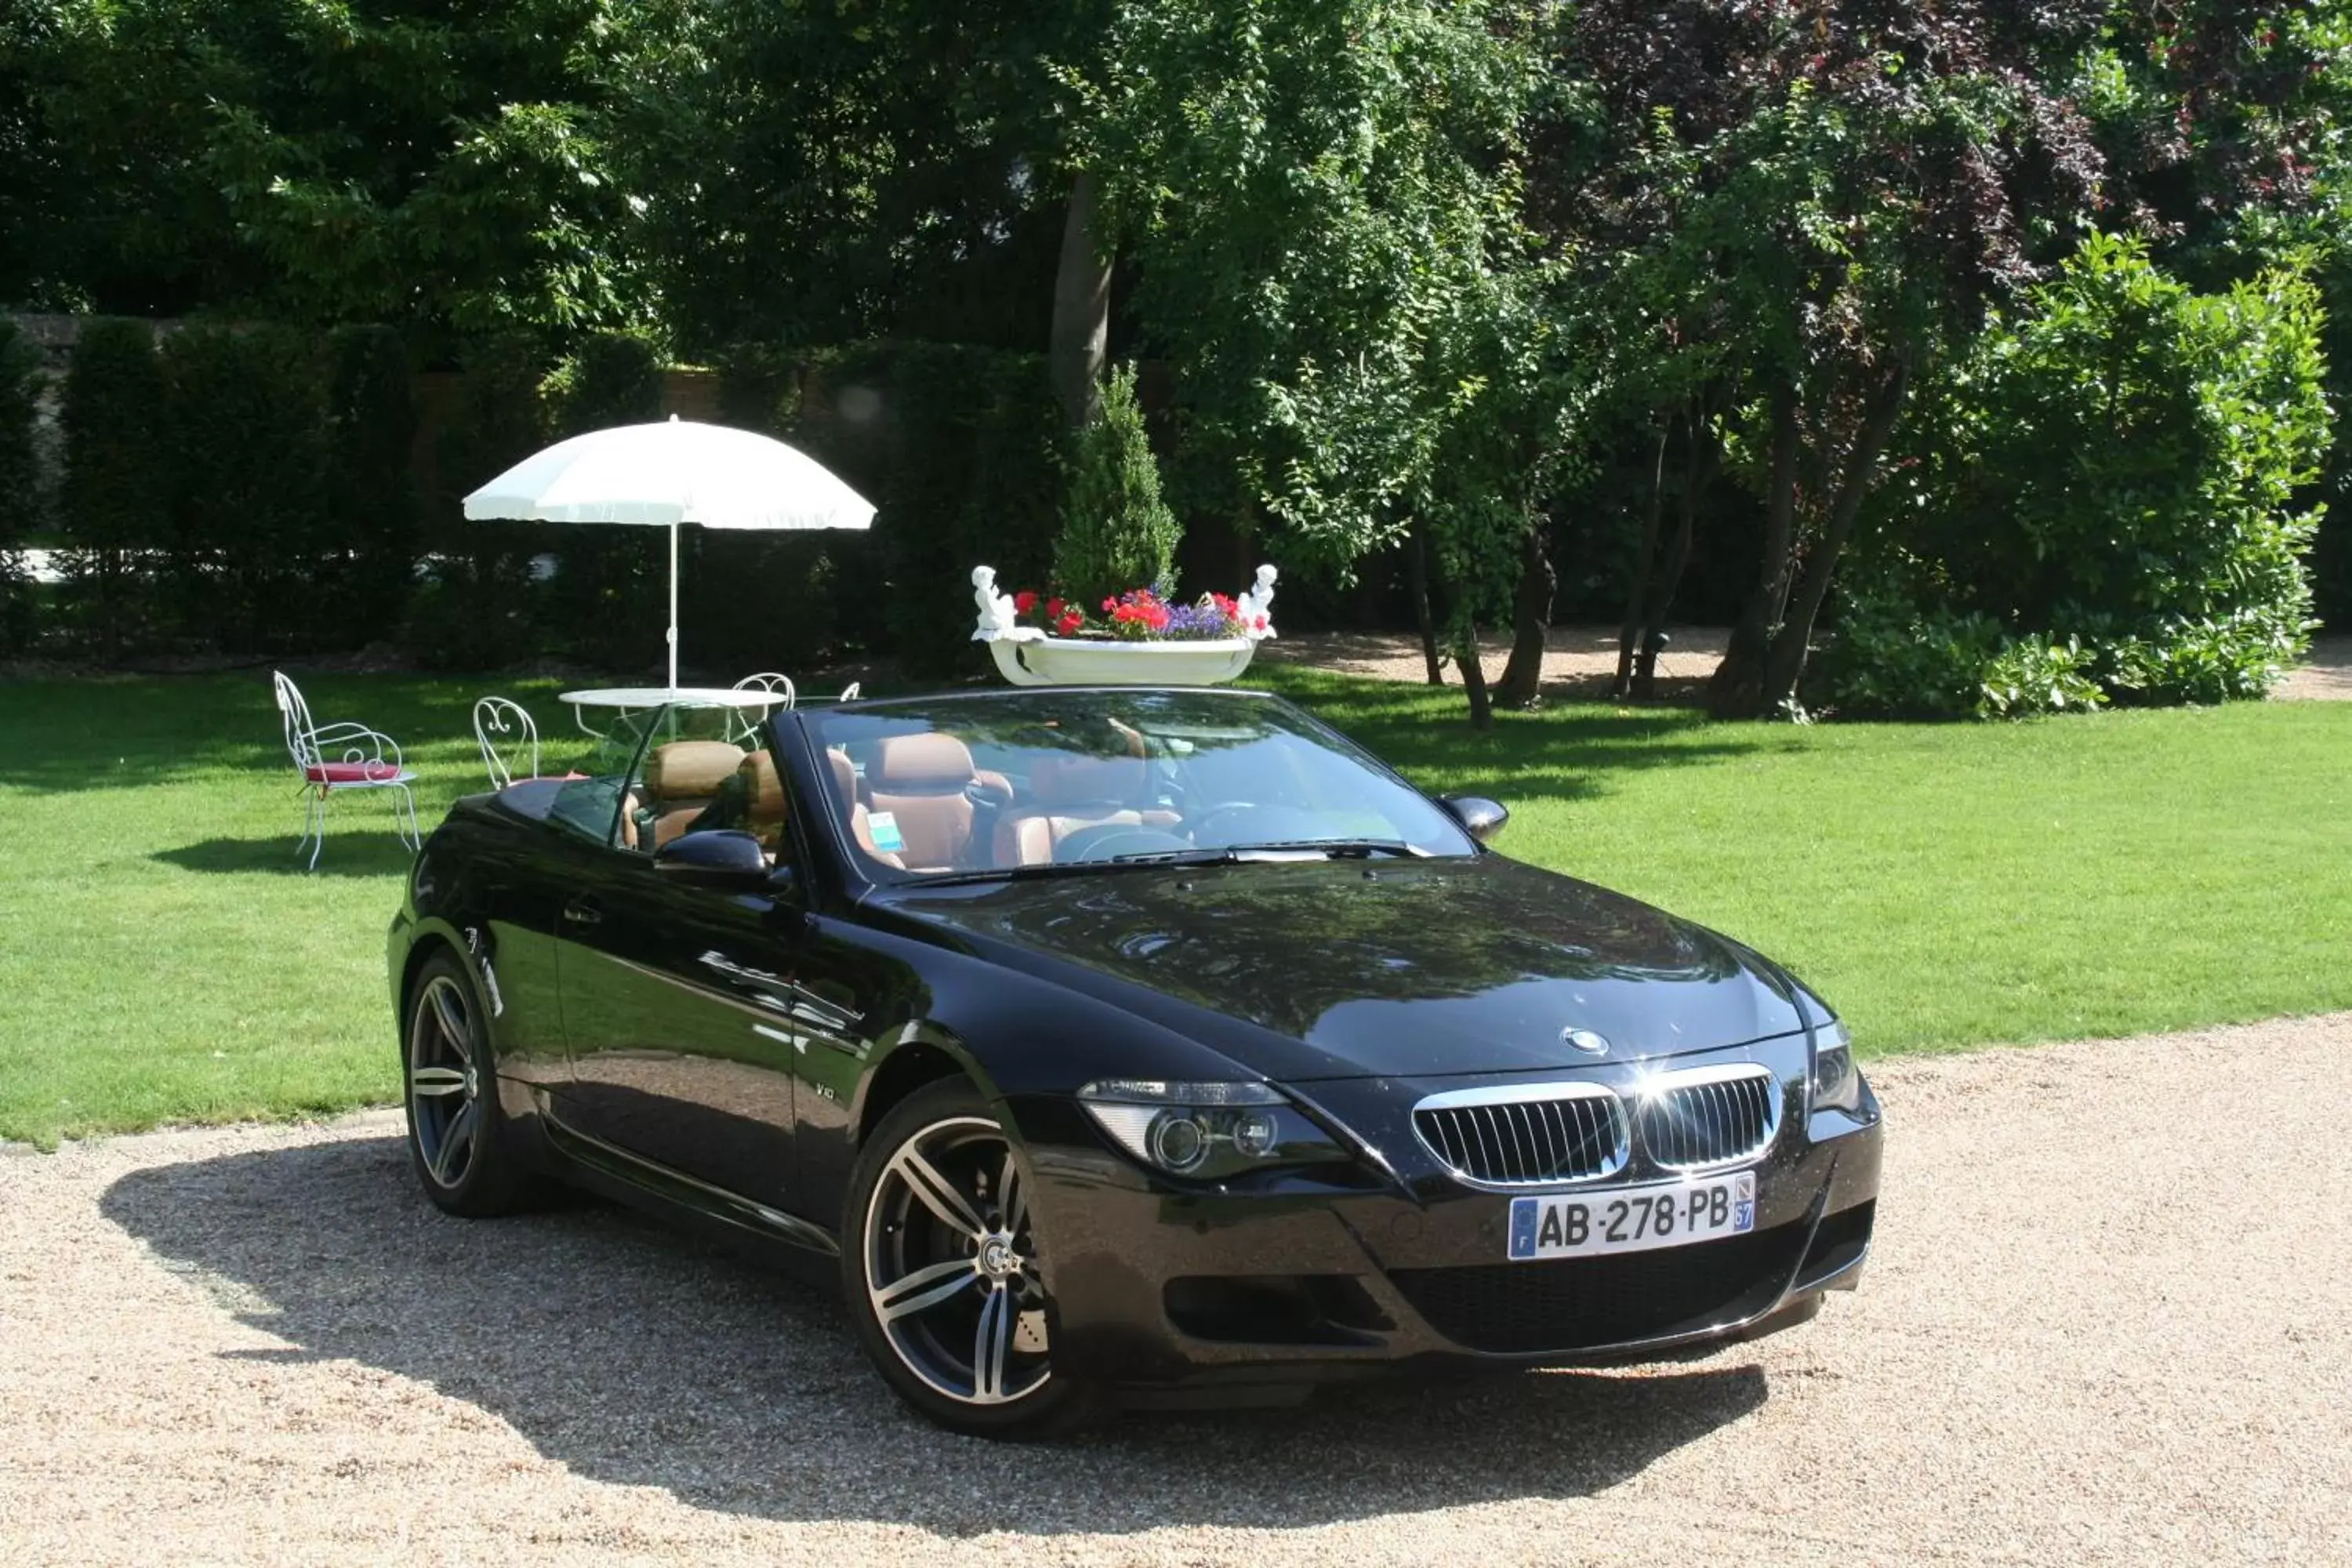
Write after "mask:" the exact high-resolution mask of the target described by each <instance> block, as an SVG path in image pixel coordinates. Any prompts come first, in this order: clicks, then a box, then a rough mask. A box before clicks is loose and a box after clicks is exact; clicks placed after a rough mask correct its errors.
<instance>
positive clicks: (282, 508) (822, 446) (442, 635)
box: [0, 321, 1064, 679]
mask: <svg viewBox="0 0 2352 1568" xmlns="http://www.w3.org/2000/svg"><path fill="white" fill-rule="evenodd" d="M462 368H463V374H462V376H461V377H460V378H459V379H458V382H457V388H456V390H455V394H454V398H455V401H454V403H453V405H451V406H450V407H448V408H447V410H446V412H445V413H443V414H442V415H440V416H438V417H436V419H435V421H434V424H435V426H436V435H435V438H434V440H433V442H432V453H431V455H432V469H433V472H434V474H435V476H436V493H435V494H434V495H433V497H432V498H431V500H430V502H429V505H428V504H425V503H421V502H420V500H419V498H418V496H417V495H416V493H415V481H414V479H413V474H412V469H411V467H410V465H411V462H412V460H413V458H412V449H413V448H414V447H415V439H416V435H417V426H418V422H419V413H418V409H417V407H416V406H415V404H414V402H413V398H414V395H415V391H414V387H415V383H414V379H413V377H412V376H411V374H410V372H409V368H408V364H407V356H406V353H405V352H404V347H403V345H402V343H401V342H400V340H399V338H398V337H397V335H396V334H394V333H393V332H392V331H389V330H387V329H384V328H381V327H352V328H347V329H343V330H341V331H336V332H334V333H331V334H330V335H329V336H328V337H327V338H326V339H325V340H324V341H323V342H320V341H318V340H313V339H310V338H307V337H302V336H298V335H296V334H294V333H291V332H289V331H286V330H283V329H278V328H271V327H260V328H239V329H228V328H222V327H209V326H199V327H194V328H190V329H187V330H185V331H181V332H178V333H175V334H173V335H172V336H170V337H169V338H167V339H165V340H164V342H163V344H162V345H161V347H160V348H159V346H158V345H157V343H156V342H155V340H154V338H153V334H152V330H151V329H150V328H149V327H148V326H146V325H145V324H144V323H142V322H136V321H89V322H88V323H85V325H84V327H83V330H82V332H81V334H80V336H79V340H78V342H77V346H76V349H75V353H74V357H73V362H72V368H71V370H70V372H69V374H68V384H67V389H66V403H65V408H64V416H63V419H64V425H65V429H66V435H67V441H68V472H67V484H66V489H65V495H64V500H65V506H64V521H65V523H66V526H67V528H68V534H69V537H70V538H71V540H72V544H73V549H72V551H71V552H70V558H71V568H72V571H73V574H74V575H73V581H72V583H71V584H70V589H69V593H68V595H67V600H68V607H69V608H70V610H71V612H72V614H71V616H70V617H68V618H64V619H61V620H60V622H59V627H60V629H62V630H63V631H65V632H66V634H67V637H66V640H67V641H68V642H72V641H76V640H79V641H80V642H81V643H82V644H83V646H85V647H90V648H92V649H93V651H99V652H101V653H103V654H105V655H107V656H110V657H111V656H114V655H118V654H121V653H125V652H130V651H135V650H137V649H140V648H142V647H154V646H158V645H173V646H206V647H224V648H230V649H235V650H238V651H254V652H272V653H274V652H278V651H282V650H291V649H328V648H349V647H357V646H359V645H361V644H362V643H364V642H367V641H370V640H373V639H374V638H376V637H381V636H383V635H385V634H386V633H387V632H393V633H394V635H396V637H397V638H398V640H399V641H400V643H401V644H402V645H403V647H404V648H405V649H406V650H407V651H408V652H409V653H410V655H411V656H412V657H414V658H417V659H418V660H419V661H420V662H422V663H424V664H426V665H428V666H431V667H434V668H445V669H489V668H502V667H506V666H510V665H514V664H518V663H521V662H524V661H528V660H531V659H535V658H546V657H549V656H556V657H562V658H567V659H569V660H572V661H576V662H580V663H584V664H588V665H592V666H593V667H596V668H601V669H604V670H605V671H608V672H610V673H611V674H612V675H613V676H614V677H615V678H623V677H634V676H636V675H639V674H642V673H645V672H648V671H651V670H654V669H656V668H659V667H660V665H661V664H662V662H663V657H664V649H663V647H662V641H661V628H662V626H663V625H664V623H665V621H666V619H667V613H666V608H667V607H666V605H665V597H666V584H667V572H668V563H667V539H666V538H665V536H664V534H663V531H661V530H658V529H649V528H646V529H640V528H593V527H567V526H562V525H557V524H545V523H505V522H467V521H464V520H463V519H462V517H461V515H460V510H459V507H458V505H457V501H458V498H459V497H461V496H462V495H463V494H464V493H465V492H466V491H467V490H469V489H473V488H474V487H475V486H477V485H478V484H480V483H481V482H483V481H484V480H485V479H488V478H490V477H491V476H492V475H494V474H496V473H498V472H499V470H501V469H503V468H507V467H509V465H511V464H512V463H514V462H515V461H517V460H519V459H520V458H523V457H525V456H527V455H529V454H530V452H532V451H534V450H536V449H537V448H538V447H541V446H543V445H545V444H546V443H547V442H548V441H549V440H551V439H553V438H555V437H558V436H561V435H564V434H569V433H572V432H576V431H581V430H587V429H595V428H601V427H603V426H609V425H614V424H625V423H634V422H638V421H644V420H650V419H654V418H657V417H658V416H659V415H660V409H661V401H662V396H663V387H664V381H663V373H662V367H661V365H660V363H659V360H658V357H657V356H656V354H655V353H654V351H653V350H652V349H651V348H650V346H648V345H647V344H646V343H645V342H642V341H641V340H637V339H634V338H628V337H624V336H619V335H610V336H604V337H599V338H595V339H592V340H590V341H589V342H586V343H585V344H584V345H583V347H582V349H581V350H580V352H579V353H577V354H576V355H574V356H573V357H572V359H571V360H569V361H566V362H564V363H562V364H561V365H558V366H556V367H554V368H553V369H552V370H551V369H550V367H549V366H548V364H547V363H546V361H545V360H544V359H543V358H542V357H541V354H540V353H539V351H538V349H537V348H536V347H535V345H533V344H531V343H530V342H524V341H521V340H514V341H503V340H501V341H492V342H483V343H480V344H478V345H477V346H476V348H475V350H474V351H473V352H472V353H470V354H469V355H468V357H467V360H466V362H465V363H464V365H463V367H462ZM0 405H5V398H0ZM719 417H720V418H721V419H722V420H724V421H725V422H727V423H730V424H735V425H740V426H745V427H747V428H752V429H759V430H762V431H765V432H767V433H770V434H773V435H778V436H780V437H782V438H784V439H787V440H790V441H793V443H794V444H796V445H798V446H800V447H803V449H804V450H806V451H808V452H809V453H810V454H811V455H812V456H814V457H815V458H817V459H818V460H819V461H821V462H824V463H825V464H826V465H828V466H829V467H831V468H834V469H835V471H837V472H839V473H840V474H841V475H842V476H843V478H844V479H846V480H847V481H848V482H849V483H850V484H851V485H853V486H855V487H856V489H858V490H859V491H860V492H861V493H863V494H864V495H866V498H867V499H868V500H872V501H874V502H875V503H876V506H877V517H876V522H875V527H874V529H873V530H872V531H870V532H857V533H852V532H831V531H827V532H823V533H778V534H758V533H733V532H726V531H706V530H702V529H691V528H690V529H688V530H686V531H684V532H683V533H682V535H681V537H680V545H681V553H682V556H683V560H682V563H681V565H682V572H681V575H680V606H679V611H680V613H679V620H680V624H681V626H682V627H683V630H684V639H685V640H684V644H683V647H681V649H680V653H681V658H682V659H683V661H684V664H685V667H686V668H688V669H689V670H691V671H693V672H696V673H697V675H698V678H704V679H708V678H719V677H724V678H726V679H733V678H734V677H735V676H739V675H740V674H743V673H745V672H747V671H749V670H752V669H756V668H779V669H783V670H787V671H795V672H797V671H804V670H806V669H807V668H810V667H812V666H813V665H815V664H818V663H821V662H824V660H826V659H828V658H834V657H838V656H841V655H845V654H860V653H863V654H868V655H874V654H891V653H895V654H896V655H898V658H900V659H901V661H902V662H903V663H904V665H905V666H906V668H908V670H909V671H910V672H911V673H914V674H916V675H918V676H919V677H923V678H939V677H946V676H953V675H958V674H973V675H977V674H979V673H981V672H982V671H983V670H984V669H985V668H986V665H985V661H984V659H982V658H980V657H979V654H978V650H977V649H976V648H975V647H974V646H973V645H972V644H971V640H970V639H971V617H972V608H971V583H970V574H971V568H972V566H973V565H974V564H975V563H979V562H982V561H986V562H988V563H991V564H992V565H994V566H996V567H997V569H998V570H999V572H1001V573H1002V574H1003V578H1004V581H1006V582H1007V583H1039V584H1042V583H1043V582H1044V581H1045V576H1046V574H1047V572H1048V570H1049V569H1050V566H1051V562H1052V554H1053V546H1054V539H1055V531H1056V528H1057V510H1058V504H1059V500H1060V496H1061V493H1062V489H1063V487H1064V475H1063V468H1062V463H1061V459H1060V456H1059V451H1058V447H1059V441H1060V438H1061V433H1062V427H1061V416H1060V413H1059V406H1058V405H1057V404H1056V402H1055V398H1054V396H1053V392H1052V387H1051V384H1050V382H1049V380H1048V377H1047V375H1046V372H1045V363H1044V361H1043V359H1042V358H1040V357H1038V356H1034V355H1026V354H1013V353H1004V352H1003V351H999V350H993V349H987V348H978V347H970V346H962V345H943V344H933V343H921V342H882V343H868V344H859V345H855V346H850V347H844V348H834V349H814V350H807V351H783V350H779V349H768V348H752V349H747V350H741V351H738V352H737V353H732V354H730V355H729V356H727V358H726V359H725V360H724V361H723V362H722V363H721V366H720V375H719ZM0 418H5V414H0ZM0 538H5V536H4V535H0ZM420 552H421V560H420ZM550 554H551V555H553V556H555V557H556V558H557V570H556V572H555V573H554V574H553V575H552V577H551V578H549V577H547V576H545V574H541V573H539V572H537V571H535V570H534V568H533V562H534V558H536V557H539V556H541V555H550Z"/></svg>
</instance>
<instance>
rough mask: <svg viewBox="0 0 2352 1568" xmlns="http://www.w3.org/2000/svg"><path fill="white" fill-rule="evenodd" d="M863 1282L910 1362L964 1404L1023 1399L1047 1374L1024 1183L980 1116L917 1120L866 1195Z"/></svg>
mask: <svg viewBox="0 0 2352 1568" xmlns="http://www.w3.org/2000/svg"><path fill="white" fill-rule="evenodd" d="M865 1260H866V1268H865V1274H866V1297H867V1300H869V1302H870V1303H871V1304H872V1307H873V1310H874V1321H875V1322H876V1323H877V1324H878V1325H879V1326H880V1328H881V1331H882V1337H883V1338H884V1339H885V1340H886V1341H887V1342H888V1344H889V1346H890V1349H891V1351H892V1352H893V1353H894V1354H896V1355H897V1356H898V1360H899V1361H900V1362H901V1363H903V1364H904V1365H905V1366H906V1368H907V1370H908V1372H910V1373H913V1374H914V1375H915V1376H916V1377H918V1378H919V1379H921V1380H922V1382H923V1383H924V1384H925V1385H926V1386H928V1387H929V1388H930V1389H932V1390H933V1391H935V1392H937V1393H938V1394H942V1395H944V1396H945V1397H947V1398H949V1399H951V1400H954V1401H956V1402H957V1403H959V1404H961V1405H1011V1404H1013V1403H1014V1402H1015V1401H1018V1400H1021V1399H1025V1398H1027V1397H1028V1396H1029V1395H1031V1394H1034V1393H1036V1392H1037V1391H1038V1390H1039V1389H1041V1388H1043V1387H1044V1386H1045V1383H1046V1380H1047V1379H1048V1378H1049V1377H1050V1376H1051V1375H1052V1372H1053V1369H1052V1365H1051V1363H1050V1361H1049V1358H1048V1355H1047V1345H1046V1328H1045V1281H1044V1280H1043V1279H1042V1278H1040V1276H1039V1273H1038V1268H1037V1252H1036V1237H1035V1235H1034V1231H1033V1230H1032V1227H1031V1225H1030V1215H1029V1200H1028V1192H1027V1188H1026V1184H1024V1182H1023V1180H1022V1176H1021V1166H1020V1162H1019V1160H1018V1158H1017V1157H1016V1156H1015V1154H1014V1152H1013V1146H1012V1143H1011V1142H1010V1141H1009V1140H1008V1139H1007V1138H1006V1137H1005V1135H1004V1131H1003V1129H1002V1128H1001V1127H999V1126H998V1125H997V1124H996V1123H995V1122H994V1121H991V1120H989V1119H988V1118H986V1117H979V1116H953V1117H949V1118H946V1119H944V1120H942V1121H934V1122H931V1123H929V1125H927V1126H925V1127H923V1128H921V1129H919V1131H916V1132H914V1133H913V1134H911V1135H910V1136H909V1137H908V1138H907V1139H906V1140H905V1141H904V1142H901V1143H900V1144H899V1145H898V1149H897V1150H896V1151H895V1152H893V1153H892V1154H891V1156H890V1160H889V1163H888V1164H887V1165H886V1166H884V1167H883V1170H882V1173H881V1176H880V1178H879V1179H878V1180H877V1181H876V1183H875V1184H874V1192H873V1195H872V1197H871V1198H870V1199H869V1200H868V1201H867V1204H866V1235H865Z"/></svg>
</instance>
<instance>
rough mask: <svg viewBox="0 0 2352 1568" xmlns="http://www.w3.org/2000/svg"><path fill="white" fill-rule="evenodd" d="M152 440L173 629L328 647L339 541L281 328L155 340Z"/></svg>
mask: <svg viewBox="0 0 2352 1568" xmlns="http://www.w3.org/2000/svg"><path fill="white" fill-rule="evenodd" d="M161 358H162V362H163V382H164V389H165V392H164V400H163V409H164V418H163V447H164V450H165V452H166V454H167V458H168V468H167V470H166V471H167V476H168V481H169V484H170V505H169V509H168V515H169V518H170V522H171V528H170V533H169V544H170V555H171V565H172V581H171V583H170V584H169V592H168V594H167V595H166V600H167V607H168V608H169V610H170V611H171V612H172V614H173V619H174V621H175V623H176V625H177V627H178V629H179V630H180V631H181V632H182V633H183V634H184V636H187V637H192V638H194V639H196V640H198V641H201V642H206V643H211V644H215V645H218V646H222V647H234V648H239V649H252V650H257V651H261V650H271V651H274V650H278V649H281V648H289V647H317V646H320V645H321V644H325V643H331V642H333V641H335V640H338V639H339V638H340V637H341V628H339V627H338V626H337V625H336V621H337V618H338V617H337V609H338V605H339V604H340V602H341V598H342V593H341V589H342V586H343V584H344V583H345V582H346V581H347V580H348V574H349V565H350V546H351V542H352V541H351V537H350V535H349V533H348V532H346V531H344V530H343V529H342V528H341V527H340V526H339V520H338V519H336V518H335V517H334V516H333V515H332V514H331V513H330V512H329V511H328V510H327V507H326V492H325V488H324V480H325V477H326V469H325V458H326V423H327V421H326V388H325V386H324V384H323V382H322V380H321V378H320V374H319V367H318V364H317V362H316V360H315V359H314V357H313V355H312V353H311V350H310V343H309V342H305V341H304V340H303V339H302V338H300V337H299V336H298V335H296V334H295V333H293V332H290V331H286V330H284V329H282V328H275V327H255V328H250V329H244V328H240V329H230V328H222V327H191V328H189V329H187V330H186V331H179V332H174V333H173V334H172V335H171V336H170V337H169V338H167V339H165V340H164V342H163V347H162V350H161Z"/></svg>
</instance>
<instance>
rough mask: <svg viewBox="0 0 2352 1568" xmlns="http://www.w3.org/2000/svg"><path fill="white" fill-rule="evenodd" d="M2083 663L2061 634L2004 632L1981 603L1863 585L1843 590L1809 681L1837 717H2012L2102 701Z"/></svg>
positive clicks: (2084, 657) (2087, 662)
mask: <svg viewBox="0 0 2352 1568" xmlns="http://www.w3.org/2000/svg"><path fill="white" fill-rule="evenodd" d="M2092 663H2093V658H2092V656H2091V655H2090V654H2089V653H2087V652H2085V651H2084V648H2083V647H2082V646H2081V644H2080V643H2079V642H2077V641H2076V640H2075V639H2074V638H2071V637H2069V638H2067V639H2065V640H2063V641H2053V640H2052V639H2051V638H2049V637H2045V636H2043V635H2042V634H2041V633H2039V632H2029V633H2025V634H2023V635H2011V633H2010V632H2009V631H2007V630H2006V629H2005V628H2004V627H2003V626H2001V624H2000V621H1999V620H1997V619H1995V618H1994V617H1993V616H1988V615H1986V614H1984V613H1983V612H1981V611H1969V612H1967V613H1958V612H1955V611H1952V610H1950V609H1946V608H1931V609H1926V610H1922V609H1920V608H1918V607H1917V606H1916V605H1914V604H1913V603H1912V602H1911V601H1910V599H1909V598H1908V597H1907V596H1906V595H1902V594H1899V593H1886V592H1878V593H1872V592H1869V591H1864V592H1860V593H1849V594H1848V595H1847V597H1846V600H1845V602H1844V604H1843V606H1842V609H1841V613H1840V615H1839V617H1838V630H1837V635H1836V637H1834V638H1832V641H1831V643H1830V646H1829V647H1826V648H1824V649H1822V654H1821V658H1820V660H1819V668H1817V669H1816V670H1815V672H1814V681H1813V684H1814V689H1815V690H1816V692H1817V693H1819V694H1820V699H1821V700H1822V703H1823V704H1824V706H1826V707H1828V708H1831V709H1834V710H1836V711H1837V712H1838V713H1839V715H1840V716H1842V717H1847V718H1877V719H2022V718H2026V717H2028V716H2030V715H2032V714H2036V713H2060V712H2066V711H2070V710H2086V709H2091V708H2096V707H2098V706H2100V705H2101V704H2103V703H2105V701H2106V700H2107V699H2106V693H2105V691H2104V690H2102V689H2101V688H2100V685H2099V682H2098V681H2097V680H2096V679H2095V678H2094V676H2093V674H2092V672H2091V665H2092Z"/></svg>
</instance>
